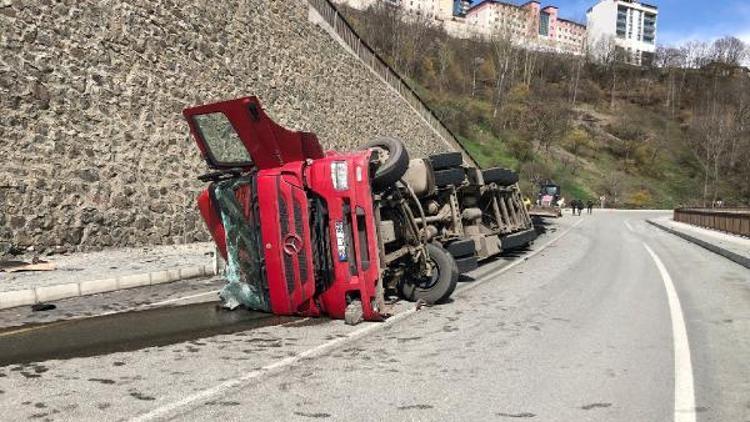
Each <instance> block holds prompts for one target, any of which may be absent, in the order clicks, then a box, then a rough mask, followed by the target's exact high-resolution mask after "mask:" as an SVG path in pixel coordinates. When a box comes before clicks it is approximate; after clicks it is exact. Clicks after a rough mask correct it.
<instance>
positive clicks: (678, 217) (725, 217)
mask: <svg viewBox="0 0 750 422" xmlns="http://www.w3.org/2000/svg"><path fill="white" fill-rule="evenodd" d="M674 221H679V222H682V223H687V224H692V225H694V226H700V227H705V228H708V229H713V230H719V231H723V232H727V233H732V234H736V235H739V236H746V237H750V208H677V209H675V210H674Z"/></svg>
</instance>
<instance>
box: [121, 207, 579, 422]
mask: <svg viewBox="0 0 750 422" xmlns="http://www.w3.org/2000/svg"><path fill="white" fill-rule="evenodd" d="M583 221H584V220H579V221H578V222H576V223H575V224H574V225H572V226H571V227H569V228H568V229H567V230H565V231H564V232H562V233H560V234H559V235H558V236H557V237H555V238H554V239H552V240H550V241H549V242H547V243H545V244H544V245H542V246H541V247H540V248H539V249H537V250H535V251H533V252H531V253H529V254H528V255H527V256H525V257H524V258H523V259H518V260H515V261H513V262H512V263H510V264H509V265H506V266H505V267H502V268H500V269H498V270H497V271H490V272H489V273H488V274H483V275H482V276H481V277H480V278H478V279H477V280H475V281H474V282H473V283H471V284H469V285H467V286H466V287H465V288H462V289H460V290H459V291H460V292H461V293H464V292H466V291H469V290H472V289H474V288H476V287H477V286H478V285H480V284H483V283H485V282H486V281H488V280H491V279H493V278H494V277H496V276H498V275H500V274H502V273H504V272H506V271H508V270H510V269H511V268H513V267H515V266H516V265H519V264H521V263H523V262H526V261H527V260H528V259H529V258H531V257H533V256H534V255H536V254H538V253H539V252H541V251H543V250H544V249H545V248H547V247H548V246H550V245H551V244H553V243H555V242H556V241H558V240H559V239H560V238H562V237H563V236H565V235H566V234H568V233H569V232H570V231H571V230H573V229H574V228H575V227H577V226H578V225H579V224H581V223H582V222H583ZM416 312H417V311H416V309H415V308H410V309H408V310H406V311H404V312H402V313H400V314H397V315H394V316H392V317H390V318H388V319H387V320H386V321H385V322H382V323H367V325H365V326H364V327H362V328H359V329H357V330H355V331H352V332H351V333H349V334H348V335H346V336H345V337H338V338H336V339H334V340H331V341H329V342H327V343H323V344H321V345H319V346H316V347H313V348H311V349H308V350H305V351H304V352H301V353H300V354H298V355H295V356H291V357H288V358H286V359H282V360H279V361H276V362H273V363H271V364H268V365H266V366H264V367H262V368H260V369H256V370H253V371H250V372H247V373H245V374H244V375H242V376H240V377H237V378H233V379H230V380H227V381H224V382H222V383H221V384H218V385H216V386H213V387H210V388H207V389H205V390H201V391H198V392H196V393H194V394H191V395H189V396H186V397H184V398H182V399H181V400H178V401H175V402H172V403H167V404H165V405H164V406H161V407H157V408H156V409H154V410H152V411H150V412H148V413H144V414H142V415H139V416H136V417H134V418H132V419H130V422H146V421H153V420H159V419H161V418H165V417H168V416H169V415H174V414H175V413H179V410H180V409H181V408H184V407H187V406H189V405H190V404H192V403H195V402H198V401H201V400H207V399H209V398H211V397H214V396H216V395H219V394H221V393H223V392H225V391H228V390H231V389H233V388H236V387H240V386H242V385H244V384H245V383H246V382H248V381H250V380H253V379H256V378H259V377H261V376H263V375H266V374H270V373H274V372H277V371H280V370H282V369H285V368H288V367H290V366H292V365H294V364H295V363H297V362H300V361H302V360H305V359H310V358H313V357H316V356H321V355H324V354H326V353H328V352H330V351H331V350H333V349H335V348H337V347H339V346H340V345H342V344H346V343H349V342H352V341H355V340H358V339H360V338H362V337H364V336H366V335H367V334H370V333H373V332H376V331H382V330H384V329H386V328H388V327H390V326H392V325H394V324H396V323H398V322H399V321H403V320H405V319H406V318H408V317H410V316H412V315H414V314H416Z"/></svg>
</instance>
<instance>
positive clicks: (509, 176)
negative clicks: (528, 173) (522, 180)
mask: <svg viewBox="0 0 750 422" xmlns="http://www.w3.org/2000/svg"><path fill="white" fill-rule="evenodd" d="M482 178H483V179H484V183H486V184H490V183H497V184H498V185H500V186H510V185H514V184H516V183H518V173H516V172H514V171H512V170H508V169H504V168H500V167H492V168H488V169H486V170H482Z"/></svg>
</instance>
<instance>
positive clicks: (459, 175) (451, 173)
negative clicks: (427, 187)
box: [433, 167, 466, 187]
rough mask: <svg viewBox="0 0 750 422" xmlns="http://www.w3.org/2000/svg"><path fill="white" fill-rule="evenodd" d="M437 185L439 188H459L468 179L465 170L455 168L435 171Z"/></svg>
mask: <svg viewBox="0 0 750 422" xmlns="http://www.w3.org/2000/svg"><path fill="white" fill-rule="evenodd" d="M433 174H434V175H435V185H436V186H438V187H443V186H449V185H453V186H458V185H460V184H462V183H463V182H464V180H465V179H466V173H464V169H462V168H460V167H453V168H449V169H445V170H435V171H434V172H433Z"/></svg>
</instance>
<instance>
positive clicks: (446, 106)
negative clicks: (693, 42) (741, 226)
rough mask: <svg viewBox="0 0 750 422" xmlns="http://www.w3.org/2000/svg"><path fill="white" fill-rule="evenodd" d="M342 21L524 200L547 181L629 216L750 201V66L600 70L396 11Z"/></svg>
mask: <svg viewBox="0 0 750 422" xmlns="http://www.w3.org/2000/svg"><path fill="white" fill-rule="evenodd" d="M342 12H343V13H344V15H345V16H347V19H348V20H349V21H350V22H351V24H352V26H353V27H354V28H355V29H356V30H357V31H358V32H359V33H360V35H361V36H362V37H363V38H364V39H365V40H366V41H367V42H368V43H369V44H370V45H371V46H373V48H374V49H375V50H376V51H378V52H379V53H380V54H381V56H383V57H384V58H385V60H386V61H388V62H389V63H390V64H391V65H392V66H393V67H394V68H395V69H396V70H397V71H398V72H400V73H401V74H402V75H403V76H404V77H405V78H406V79H407V80H408V82H409V83H410V85H411V86H412V87H413V88H414V89H415V91H416V92H417V93H418V94H419V95H420V96H421V97H422V98H423V100H425V101H426V102H427V104H428V105H429V106H430V107H431V108H432V109H433V110H434V111H435V112H436V114H437V115H438V116H439V117H440V118H441V119H442V120H443V121H444V123H445V124H446V125H447V126H448V127H449V128H450V129H451V131H453V132H454V133H455V134H456V136H457V137H458V138H459V140H460V141H461V142H462V144H463V145H464V147H465V148H466V149H467V150H468V151H469V152H470V153H471V154H472V156H473V157H474V158H475V159H476V160H477V161H478V162H479V163H480V164H481V165H482V166H505V167H509V168H512V169H514V170H517V171H519V172H520V173H521V178H522V187H523V189H524V191H525V192H528V193H530V194H531V193H533V192H534V191H535V190H536V185H537V184H538V183H539V182H541V181H544V180H547V179H551V180H554V181H555V182H557V183H559V184H561V185H562V187H563V191H564V193H563V195H564V196H565V197H566V198H567V199H568V200H570V199H573V198H578V199H584V200H586V199H594V198H598V197H599V195H602V194H603V195H606V196H607V197H609V198H611V199H612V200H613V201H616V204H617V206H622V207H663V208H669V207H674V206H678V205H684V204H702V203H704V202H705V203H710V202H711V201H714V200H716V199H722V200H724V202H725V203H734V204H747V203H750V187H749V185H750V164H748V163H749V162H750V107H748V104H750V77H749V76H748V73H747V71H746V69H743V68H740V67H738V66H734V65H732V64H727V63H720V62H716V61H712V60H709V57H703V58H702V61H701V62H700V63H697V64H698V65H697V66H696V63H694V62H690V63H688V62H687V57H688V55H689V54H692V53H694V52H692V51H688V52H680V51H678V50H674V49H673V50H664V49H662V50H661V54H660V56H659V57H658V59H659V60H662V61H663V63H662V64H663V66H660V67H659V68H656V67H653V68H635V67H632V66H627V65H624V64H620V63H619V62H618V61H617V57H616V52H615V51H614V50H613V51H612V53H611V54H610V55H609V56H607V57H605V59H604V60H603V61H602V60H598V61H596V62H595V61H593V60H591V59H590V57H574V56H565V55H559V54H551V53H541V52H534V51H529V50H524V49H520V48H518V47H516V43H515V42H514V41H513V40H510V39H507V38H506V37H503V36H501V35H497V36H495V37H493V38H492V39H489V40H461V39H455V38H451V37H449V36H447V35H446V34H445V33H444V32H443V31H442V30H440V29H438V28H435V27H434V26H432V24H431V23H430V22H429V21H427V20H420V19H418V18H417V19H409V20H405V19H403V16H400V15H399V14H398V11H397V9H394V8H390V7H382V6H381V7H373V8H370V9H369V10H367V11H364V12H361V11H356V10H353V9H349V8H345V7H344V8H342ZM407 21H408V22H407ZM680 54H683V56H680ZM693 55H694V54H693ZM679 57H682V61H679V60H678V59H679ZM690 57H691V60H693V61H695V58H693V56H690Z"/></svg>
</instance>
